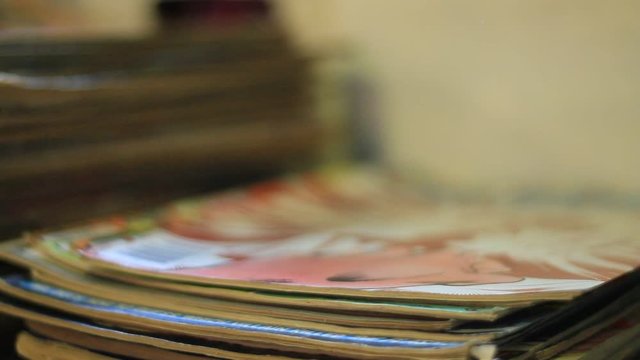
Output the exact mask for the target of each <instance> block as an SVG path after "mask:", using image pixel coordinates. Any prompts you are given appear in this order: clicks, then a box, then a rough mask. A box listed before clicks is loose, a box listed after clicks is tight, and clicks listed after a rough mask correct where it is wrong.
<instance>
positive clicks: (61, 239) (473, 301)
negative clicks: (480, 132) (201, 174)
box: [0, 169, 640, 360]
mask: <svg viewBox="0 0 640 360" xmlns="http://www.w3.org/2000/svg"><path fill="white" fill-rule="evenodd" d="M639 220H640V216H639V215H638V213H630V212H629V211H628V210H627V211H618V210H612V209H608V210H606V211H605V210H602V209H597V208H580V209H577V208H566V207H561V206H551V205H548V206H542V205H537V206H507V205H500V206H498V205H495V204H487V203H452V202H442V201H436V200H434V199H430V198H428V197H425V196H424V195H423V194H422V193H421V191H419V190H416V188H414V187H413V186H411V185H408V183H407V182H406V181H404V180H402V179H400V178H399V177H396V176H394V175H389V174H387V173H384V172H380V171H376V170H371V169H357V170H349V171H330V170H327V171H321V172H316V173H310V174H305V175H299V176H291V177H285V178H281V179H277V180H274V181H271V182H265V183H259V184H256V185H253V186H249V187H246V188H239V189H235V190H231V191H227V192H223V193H217V194H213V195H210V196H205V197H200V198H192V199H185V200H182V201H177V202H173V203H171V204H168V205H166V206H164V207H161V208H159V209H158V210H156V211H153V212H150V213H144V214H138V215H132V216H126V217H113V218H108V219H103V220H100V221H95V222H91V223H86V224H83V225H80V226H77V227H74V228H69V229H63V230H58V231H50V232H42V233H31V234H28V235H26V236H25V238H23V239H19V240H15V241H11V242H7V243H5V244H3V245H2V249H1V251H0V255H1V257H2V259H3V261H5V262H6V263H9V264H11V265H12V266H13V269H14V270H13V272H12V273H9V274H6V275H4V276H3V277H2V281H1V282H0V291H1V293H2V296H1V303H0V311H2V312H3V313H6V314H9V315H12V316H15V317H19V318H22V319H24V320H25V329H24V331H23V332H22V333H20V334H19V336H18V338H17V342H16V348H17V351H18V352H19V354H20V355H21V356H23V357H25V358H29V359H42V358H56V359H63V358H64V359H80V358H82V359H111V358H125V359H211V358H215V359H263V358H268V359H329V358H332V359H333V358H346V359H479V360H489V359H497V358H499V359H552V358H559V359H565V360H568V359H577V358H585V359H625V358H637V356H638V355H639V354H640V343H639V342H638V341H637V339H638V336H639V335H640V301H639V299H640V281H639V279H640V271H639V270H638V265H640V237H639V236H640V222H639Z"/></svg>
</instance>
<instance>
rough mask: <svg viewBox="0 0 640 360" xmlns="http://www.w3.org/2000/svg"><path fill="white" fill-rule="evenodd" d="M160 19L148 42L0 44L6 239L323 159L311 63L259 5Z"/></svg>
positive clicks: (195, 7) (206, 6)
mask: <svg viewBox="0 0 640 360" xmlns="http://www.w3.org/2000/svg"><path fill="white" fill-rule="evenodd" d="M156 10H157V12H158V14H159V19H160V21H161V26H160V29H159V30H156V31H155V32H152V33H151V34H142V35H141V34H138V35H136V36H126V37H124V36H120V37H117V36H96V37H90V38H83V39H80V40H78V39H77V38H73V37H71V38H69V34H67V35H66V36H45V37H43V36H40V37H34V36H26V38H25V36H24V31H23V33H20V32H18V33H17V35H20V36H16V34H14V36H12V37H8V38H7V39H5V41H3V42H2V43H0V198H2V202H1V203H0V213H1V214H2V217H1V218H0V234H1V235H2V236H3V238H7V237H9V236H14V235H17V234H18V233H19V232H20V231H24V230H25V229H34V228H42V227H47V226H60V225H61V224H65V223H69V222H73V221H77V220H82V219H86V218H89V217H94V216H98V215H104V214H109V213H113V212H119V211H127V210H133V209H140V208H147V207H150V206H153V205H156V204H159V203H161V202H164V201H167V200H169V199H173V198H176V197H179V196H185V195H190V194H195V193H199V192H203V191H209V190H212V189H216V188H219V187H222V186H225V185H229V184H237V183H239V182H242V181H247V180H255V179H257V178H262V177H265V176H268V175H274V174H276V173H278V172H281V171H283V170H285V169H290V168H292V167H299V166H300V165H304V164H308V163H310V160H312V159H313V158H314V156H315V154H316V149H317V147H318V144H319V143H320V140H319V139H320V135H321V134H320V132H319V128H318V126H317V125H315V123H314V122H313V120H312V118H311V117H312V114H311V112H310V106H309V101H310V98H309V92H308V90H307V84H308V80H309V66H308V61H307V60H305V59H303V58H302V57H300V56H298V55H296V54H294V52H293V51H292V50H291V49H290V47H289V46H288V44H287V41H286V39H285V37H284V35H283V34H282V32H281V31H280V30H279V29H278V28H277V27H276V26H275V25H274V24H273V23H272V22H271V21H270V20H269V16H268V12H267V7H266V5H265V4H264V3H263V2H259V1H248V2H240V3H238V2H228V1H227V2H225V1H221V2H163V3H160V4H158V6H157V9H156ZM12 14H14V13H12ZM194 14H196V15H197V16H194ZM25 17H26V15H25ZM194 22H196V23H197V22H200V23H205V24H207V23H209V24H212V26H202V24H200V26H194V24H193V23H194ZM27 35H32V34H29V33H28V34H27ZM16 38H17V39H16Z"/></svg>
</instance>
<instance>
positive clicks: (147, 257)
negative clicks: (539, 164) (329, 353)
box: [79, 171, 640, 296]
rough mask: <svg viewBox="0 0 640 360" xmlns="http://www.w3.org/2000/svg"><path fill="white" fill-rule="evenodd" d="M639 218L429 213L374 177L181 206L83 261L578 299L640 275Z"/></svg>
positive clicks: (225, 275) (303, 181) (86, 250)
mask: <svg viewBox="0 0 640 360" xmlns="http://www.w3.org/2000/svg"><path fill="white" fill-rule="evenodd" d="M639 220H640V215H639V214H638V213H629V212H615V211H599V210H593V209H580V210H577V209H566V208H565V209H563V208H555V207H545V208H533V207H520V208H514V207H505V206H495V205H493V206H490V205H487V204H456V203H446V202H435V201H430V200H428V199H426V198H424V197H422V196H421V195H420V193H419V192H415V191H413V190H411V189H410V188H409V187H407V186H406V185H405V184H404V183H402V182H400V181H398V180H396V179H395V178H393V177H389V176H384V175H381V174H380V173H377V172H372V171H353V172H343V173H315V174H310V175H306V176H300V177H295V178H288V179H282V180H277V181H274V182H269V183H263V184H258V185H255V186H252V187H249V188H246V189H241V190H236V191H231V192H226V193H221V194H217V195H213V196H210V197H206V198H202V199H197V200H192V201H184V202H178V203H175V204H172V205H170V206H169V207H167V208H166V209H165V210H164V211H163V212H162V215H160V217H159V218H158V220H157V224H158V225H157V226H156V227H154V228H153V229H152V230H150V231H148V232H145V233H141V234H135V235H131V236H119V237H118V236H116V237H110V238H106V239H100V240H95V241H91V242H90V243H89V245H88V246H82V247H81V248H80V250H79V251H80V252H81V254H82V255H83V256H86V257H89V258H92V259H96V260H101V262H107V263H111V264H115V265H118V266H121V267H125V268H132V269H136V270H143V271H147V272H150V273H165V274H171V275H179V276H183V277H186V278H190V279H196V280H203V279H206V280H211V282H213V283H215V282H216V281H222V282H225V281H226V282H228V281H237V282H239V283H240V284H243V286H249V287H251V284H254V285H258V284H261V287H264V284H277V285H283V286H297V287H306V288H309V287H311V288H309V289H311V290H310V291H313V290H312V289H313V288H332V289H345V290H368V291H380V290H385V291H401V292H411V293H420V294H441V295H456V296H465V295H477V296H484V295H487V296H490V295H514V294H527V293H539V292H565V293H566V292H569V293H580V292H582V291H584V290H588V289H591V288H593V287H595V286H597V285H599V284H601V283H603V282H605V281H607V280H610V279H612V278H615V277H617V276H619V275H621V274H623V273H625V272H628V271H631V270H633V269H634V268H636V267H638V266H639V265H640V239H639V237H638V234H639V230H640V226H639V223H640V222H639Z"/></svg>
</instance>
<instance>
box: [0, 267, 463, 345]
mask: <svg viewBox="0 0 640 360" xmlns="http://www.w3.org/2000/svg"><path fill="white" fill-rule="evenodd" d="M4 280H5V281H6V282H7V283H8V284H10V285H11V286H14V287H17V288H20V289H23V290H26V291H29V292H32V293H36V294H40V295H44V296H48V297H51V298H54V299H57V300H62V301H65V302H68V303H70V304H73V305H76V306H79V307H83V308H87V309H91V310H97V311H101V312H105V313H112V314H122V315H129V316H132V317H138V318H147V319H152V320H157V321H163V322H168V323H178V324H185V325H197V326H209V327H212V328H222V329H232V330H238V331H245V332H254V333H265V334H274V335H282V336H291V337H300V338H306V339H313V340H322V341H328V342H336V343H347V344H359V345H367V346H378V347H394V348H412V349H449V348H455V347H458V346H462V345H464V343H461V342H443V341H428V340H413V339H399V338H388V337H374V336H358V335H348V334H336V333H330V332H323V331H317V330H309V329H299V328H290V327H281V326H272V325H265V324H257V323H246V322H239V321H231V320H224V319H216V318H210V317H201V316H193V315H187V314H180V313H175V312H169V311H164V310H158V309H154V308H148V307H140V306H132V305H128V304H123V303H116V302H112V301H107V300H103V299H99V298H94V297H89V296H85V295H82V294H79V293H76V292H73V291H68V290H63V289H60V288H57V287H54V286H51V285H48V284H44V283H41V282H37V281H33V280H29V279H26V278H24V277H21V276H9V277H5V278H4Z"/></svg>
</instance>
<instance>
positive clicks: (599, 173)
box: [277, 0, 640, 191]
mask: <svg viewBox="0 0 640 360" xmlns="http://www.w3.org/2000/svg"><path fill="white" fill-rule="evenodd" d="M277 3H278V5H279V6H280V11H281V15H282V18H283V19H284V21H285V23H286V24H287V25H288V26H289V28H290V29H292V33H293V34H294V35H295V36H297V39H298V41H299V43H300V44H301V45H302V46H305V47H306V49H308V50H311V51H315V50H318V49H323V48H326V47H331V46H334V45H335V44H340V43H348V44H350V45H352V46H354V47H355V50H356V53H357V54H358V58H359V60H358V61H360V62H362V63H364V64H365V65H366V66H365V67H364V68H365V69H366V72H367V74H368V76H369V77H370V78H371V80H372V82H373V84H375V86H376V90H377V91H378V93H379V94H380V103H379V104H376V106H378V107H379V111H380V115H381V117H382V119H383V120H384V121H383V132H382V135H383V145H384V148H385V150H386V156H387V159H388V160H389V161H390V162H391V163H393V164H395V165H398V166H401V167H403V168H405V169H410V170H413V171H418V172H421V173H424V174H429V175H430V176H433V177H435V178H436V179H439V180H442V181H446V182H447V183H451V184H455V185H462V186H473V187H480V188H486V189H493V190H505V189H512V188H521V187H523V186H541V185H542V186H546V187H551V188H559V189H567V188H571V189H576V188H582V187H604V188H613V189H623V190H634V191H637V190H640V160H639V154H640V141H639V140H640V101H639V100H640V98H639V95H640V21H638V19H637V16H638V14H640V1H633V0H627V1H618V0H616V1H600V0H560V1H559V0H536V1H533V0H527V1H517V0H490V1H476V0H396V1H388V0H304V1H299V0H279V1H277Z"/></svg>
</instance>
